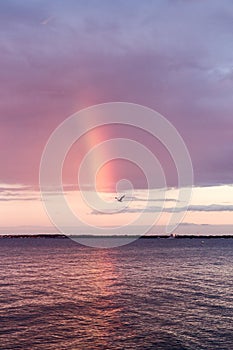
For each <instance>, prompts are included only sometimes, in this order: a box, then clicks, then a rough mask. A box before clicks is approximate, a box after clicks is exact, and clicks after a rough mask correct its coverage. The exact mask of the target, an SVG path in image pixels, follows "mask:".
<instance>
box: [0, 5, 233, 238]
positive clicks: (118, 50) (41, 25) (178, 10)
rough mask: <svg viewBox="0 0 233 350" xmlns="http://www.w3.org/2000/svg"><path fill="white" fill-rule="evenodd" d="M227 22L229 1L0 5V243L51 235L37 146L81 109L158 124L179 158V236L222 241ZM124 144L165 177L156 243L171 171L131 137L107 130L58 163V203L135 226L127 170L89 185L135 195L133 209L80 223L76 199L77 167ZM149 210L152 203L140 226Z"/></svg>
mask: <svg viewBox="0 0 233 350" xmlns="http://www.w3.org/2000/svg"><path fill="white" fill-rule="evenodd" d="M87 3H88V5H87ZM232 14H233V4H232V2H231V1H229V0H223V1H221V2H219V1H215V0H206V1H205V2H202V1H194V0H191V1H187V2H185V1H170V0H163V1H161V0H155V1H153V2H151V1H148V0H145V1H143V2H142V1H138V0H134V1H132V0H129V1H127V2H123V1H118V2H114V1H105V0H103V1H101V2H99V3H98V6H96V2H95V1H94V0H91V1H87V2H77V1H74V0H70V1H69V2H56V3H55V2H51V1H48V0H46V1H41V0H39V1H37V2H31V1H29V0H25V1H24V2H20V1H16V0H11V1H9V2H1V3H0V18H1V21H0V32H1V36H0V43H1V53H2V54H1V56H0V67H1V73H2V74H1V75H2V77H1V82H0V89H1V96H2V98H1V102H0V126H1V127H0V149H1V152H0V166H1V172H0V232H1V233H2V234H4V233H11V232H12V233H20V232H26V233H30V232H41V231H43V232H44V231H46V232H51V231H53V230H54V228H53V226H52V225H51V223H50V221H49V219H48V217H47V216H46V214H45V212H44V209H43V206H42V202H41V200H40V196H39V191H38V184H39V164H40V159H41V155H42V152H43V149H44V146H45V144H46V142H47V140H48V139H49V137H50V135H51V133H52V132H53V130H54V129H55V128H56V127H57V126H58V125H59V124H60V123H61V122H62V121H64V120H65V119H66V118H67V117H68V116H69V115H72V114H74V113H75V112H76V111H78V110H80V109H82V108H86V107H89V106H91V105H94V104H99V103H105V102H109V101H127V102H131V103H136V104H141V105H144V106H147V107H149V108H152V109H154V110H157V111H158V112H159V113H161V114H162V115H164V116H165V117H166V118H167V119H168V120H169V121H170V122H171V123H172V124H173V125H174V126H175V128H176V129H177V130H178V132H179V133H180V135H181V136H182V138H183V139H184V141H185V143H186V145H187V148H188V150H189V152H190V155H191V159H192V163H193V169H194V189H193V197H192V200H191V203H190V209H189V211H188V213H187V214H186V217H185V218H184V220H183V224H182V225H180V227H179V229H178V231H179V232H182V233H187V234H189V233H198V232H199V233H203V234H205V233H213V234H221V233H233V228H232V226H233V215H232V212H233V199H232V198H233V193H232V192H233V190H232V189H233V186H232V184H233V179H232V174H233V167H232V154H233V132H232V130H233V119H232V110H233V100H232V95H233V79H232V74H233V65H232V62H233V47H232V45H231V43H232V40H233V27H232V21H231V16H232ZM128 135H131V137H132V139H133V140H134V141H137V142H139V143H143V144H145V146H146V147H148V148H149V149H150V150H151V151H152V152H153V153H154V154H156V156H157V157H158V160H159V161H160V163H161V166H162V168H163V171H164V173H165V175H166V180H167V184H168V187H169V188H168V191H167V192H166V196H167V199H168V200H167V201H166V204H165V210H164V214H163V215H162V217H161V218H160V220H159V222H158V223H157V225H156V227H155V228H154V230H155V231H162V227H163V225H165V223H166V222H167V220H168V217H169V215H170V210H169V207H172V206H173V205H174V202H173V201H172V200H174V197H175V194H174V191H175V190H174V189H173V188H175V187H176V185H177V177H176V171H175V170H176V169H175V167H174V164H173V162H172V159H171V158H170V157H169V155H168V154H167V152H166V150H165V149H164V147H163V146H162V145H161V144H159V142H156V143H154V141H153V140H152V138H150V136H147V135H146V134H145V133H142V132H139V131H138V130H133V129H130V128H125V127H124V128H121V127H120V126H119V127H116V128H111V127H107V126H106V127H103V128H101V129H97V130H93V131H91V132H90V133H89V134H87V135H86V136H83V137H82V138H81V139H80V142H79V144H78V145H74V147H72V149H71V150H70V152H69V154H68V155H67V159H66V161H65V163H64V169H63V181H64V184H66V196H67V198H68V201H70V203H71V205H72V206H73V207H74V208H75V209H74V210H79V211H81V212H82V213H83V215H84V216H87V220H91V221H92V222H93V223H96V224H98V223H100V224H101V223H103V222H104V223H106V225H107V226H111V225H115V224H119V222H120V223H121V222H124V221H125V220H126V217H127V218H128V219H130V218H133V217H134V215H137V214H138V212H140V210H141V208H142V206H143V205H144V204H145V203H144V201H143V199H144V197H145V193H144V190H145V188H146V183H145V178H144V177H143V175H142V172H141V171H140V169H138V168H137V167H135V166H134V165H133V164H130V163H129V162H128V163H127V162H122V163H119V162H118V161H116V162H111V163H109V164H106V166H104V167H103V168H102V169H101V170H100V172H99V174H98V176H97V178H98V179H97V183H98V190H99V191H100V192H101V191H102V190H104V192H103V193H102V194H101V195H103V196H105V197H106V199H107V200H111V198H114V197H115V194H116V193H115V184H116V182H117V181H119V180H120V179H122V178H126V179H127V178H128V179H130V180H131V181H132V183H133V185H134V188H135V193H134V197H136V199H135V198H134V199H133V200H132V201H131V202H130V204H129V208H128V210H127V211H126V212H125V213H122V215H120V214H118V216H117V217H116V218H115V217H114V215H110V214H109V215H105V216H104V215H100V214H97V213H95V212H90V211H88V209H87V208H86V207H85V205H83V204H81V203H80V199H79V192H78V188H77V187H76V184H77V171H78V168H79V165H80V162H81V160H82V159H83V157H84V155H85V154H86V153H87V152H88V151H89V150H90V149H91V148H92V147H93V146H95V145H96V144H98V143H101V142H104V141H106V140H108V139H113V138H117V137H128ZM109 153H111V149H109ZM90 171H91V169H90ZM170 188H171V189H170ZM51 198H52V197H51ZM157 199H158V198H157V194H155V201H154V202H151V205H150V206H149V208H148V213H147V215H148V216H149V215H153V210H156V207H157V206H156V200H157ZM169 199H170V201H169ZM54 200H55V197H54ZM157 204H158V203H157ZM166 208H167V209H166Z"/></svg>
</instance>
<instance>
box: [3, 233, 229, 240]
mask: <svg viewBox="0 0 233 350" xmlns="http://www.w3.org/2000/svg"><path fill="white" fill-rule="evenodd" d="M4 238H7V239H15V238H17V239H19V238H31V239H36V238H46V239H55V238H56V239H69V238H71V239H72V238H77V239H78V238H90V239H93V238H99V239H100V238H102V239H103V238H104V239H106V238H108V239H109V238H114V239H117V238H121V239H122V238H125V239H129V238H135V239H137V238H138V239H181V238H182V239H183V238H187V239H197V238H198V239H210V238H215V239H216V238H225V239H229V238H233V234H232V235H230V234H228V235H198V236H197V235H176V236H175V237H174V236H168V235H149V236H137V235H135V236H133V235H122V236H120V235H118V236H95V235H76V236H75V235H72V236H65V235H63V234H31V235H30V234H18V235H17V234H5V235H0V240H1V239H4Z"/></svg>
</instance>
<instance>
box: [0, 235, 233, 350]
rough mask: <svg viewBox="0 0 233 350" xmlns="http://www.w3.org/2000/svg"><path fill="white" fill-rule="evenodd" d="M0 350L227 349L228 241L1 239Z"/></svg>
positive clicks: (232, 308) (232, 330)
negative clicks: (110, 245)
mask: <svg viewBox="0 0 233 350" xmlns="http://www.w3.org/2000/svg"><path fill="white" fill-rule="evenodd" d="M0 349H3V350H7V349H14V350H15V349H23V350H27V349H28V350H29V349H30V350H33V349H43V350H46V349H51V350H60V349H70V350H74V349H83V350H84V349H85V350H89V349H93V350H94V349H101V350H102V349H114V350H115V349H116V350H118V349H130V350H134V349H140V350H142V349H155V350H160V349H171V350H184V349H190V350H191V349H198V350H201V349H208V350H214V349H216V350H217V349H218V350H225V349H227V350H231V349H233V239H206V240H204V242H203V239H198V238H196V239H187V238H186V239H173V240H169V239H141V240H139V241H136V242H135V243H133V244H131V245H128V246H124V247H121V248H114V249H93V248H87V247H82V246H80V245H78V244H76V243H75V242H73V241H71V240H69V239H56V238H53V239H49V238H46V239H43V238H36V239H35V238H34V239H31V238H25V239H14V238H13V239H7V238H4V239H1V240H0Z"/></svg>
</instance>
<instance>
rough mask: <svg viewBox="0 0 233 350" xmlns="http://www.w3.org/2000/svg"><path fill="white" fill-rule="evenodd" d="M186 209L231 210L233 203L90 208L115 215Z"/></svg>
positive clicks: (100, 213)
mask: <svg viewBox="0 0 233 350" xmlns="http://www.w3.org/2000/svg"><path fill="white" fill-rule="evenodd" d="M186 210H188V211H204V212H222V211H230V212H231V211H233V205H218V204H211V205H191V206H189V207H188V209H187V208H186V207H177V208H176V207H174V208H162V206H161V207H159V206H147V207H145V208H138V207H134V208H130V207H127V208H123V209H122V210H120V211H117V212H113V211H108V210H106V211H104V210H102V211H98V210H92V211H91V214H93V215H116V214H119V213H121V214H125V213H129V214H132V213H141V212H145V213H156V212H161V211H162V212H164V213H174V212H175V213H178V212H185V211H186Z"/></svg>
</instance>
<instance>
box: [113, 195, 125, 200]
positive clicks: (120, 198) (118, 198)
mask: <svg viewBox="0 0 233 350" xmlns="http://www.w3.org/2000/svg"><path fill="white" fill-rule="evenodd" d="M124 198H125V194H124V195H123V196H121V197H115V199H116V200H117V201H118V202H122V201H123V199H124Z"/></svg>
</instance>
